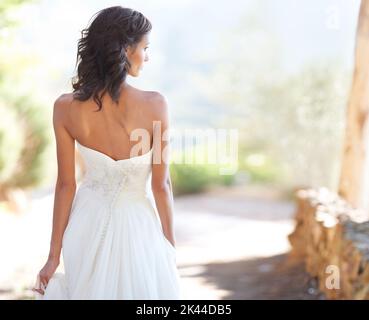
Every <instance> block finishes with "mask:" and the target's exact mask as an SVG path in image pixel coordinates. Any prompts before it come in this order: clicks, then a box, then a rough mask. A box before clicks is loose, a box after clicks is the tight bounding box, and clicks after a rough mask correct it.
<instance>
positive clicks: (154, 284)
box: [36, 188, 181, 300]
mask: <svg viewBox="0 0 369 320" xmlns="http://www.w3.org/2000/svg"><path fill="white" fill-rule="evenodd" d="M62 256H63V264H64V273H60V272H57V273H55V274H54V275H53V277H52V278H51V279H50V280H49V282H48V285H47V287H46V289H45V293H44V295H41V294H38V293H36V299H37V300H50V299H58V300H69V299H83V300H87V299H112V300H113V299H114V300H116V299H122V300H125V299H181V290H180V277H179V273H178V269H177V266H176V249H175V248H174V247H173V246H172V244H171V243H170V242H169V241H168V240H167V239H166V237H165V236H164V233H163V231H162V227H161V223H160V220H159V218H158V214H157V212H156V210H155V209H154V206H153V200H152V198H150V197H148V196H147V195H142V194H129V193H128V194H123V195H122V196H121V197H120V199H119V201H115V202H114V204H113V203H110V202H109V201H108V200H107V199H105V198H104V197H102V196H100V195H99V194H96V193H94V192H93V191H91V190H89V189H87V188H85V189H83V188H81V190H79V191H78V192H77V194H76V197H75V199H74V201H73V205H72V210H71V214H70V217H69V221H68V225H67V227H66V229H65V232H64V236H63V247H62Z"/></svg>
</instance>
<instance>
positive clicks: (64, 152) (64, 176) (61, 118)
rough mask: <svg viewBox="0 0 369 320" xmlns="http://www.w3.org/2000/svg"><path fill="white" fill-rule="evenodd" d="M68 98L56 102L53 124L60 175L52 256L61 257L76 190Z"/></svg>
mask: <svg viewBox="0 0 369 320" xmlns="http://www.w3.org/2000/svg"><path fill="white" fill-rule="evenodd" d="M68 110H69V106H68V101H65V100H63V98H62V97H60V98H59V99H57V100H56V101H55V104H54V112H53V126H54V133H55V140H56V153H57V162H58V176H57V180H56V185H55V198H54V210H53V227H52V234H51V242H50V252H49V258H55V259H57V260H59V258H60V254H61V248H62V239H63V235H64V231H65V228H66V226H67V224H68V219H69V214H70V210H71V207H72V202H73V198H74V196H75V191H76V180H75V154H74V152H75V151H74V150H75V147H74V138H73V137H71V136H70V134H69V132H68V131H67V129H66V127H65V123H66V120H67V118H68Z"/></svg>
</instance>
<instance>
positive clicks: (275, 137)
mask: <svg viewBox="0 0 369 320" xmlns="http://www.w3.org/2000/svg"><path fill="white" fill-rule="evenodd" d="M112 5H122V6H127V7H131V8H134V9H136V10H139V11H141V12H142V13H143V14H144V15H145V16H147V17H148V18H149V19H150V21H151V22H152V24H153V30H152V32H151V41H150V42H151V43H150V49H149V50H150V51H149V56H150V61H149V63H147V64H146V66H145V69H144V71H143V73H142V74H141V77H139V78H131V77H129V78H128V82H129V83H130V84H132V85H134V86H137V87H139V88H141V89H143V90H154V91H159V92H161V93H163V94H164V95H165V96H167V97H168V100H169V102H170V113H171V118H172V119H171V121H172V126H173V128H174V129H176V130H183V129H188V128H196V129H207V128H213V129H214V128H225V129H236V130H237V132H238V135H239V140H238V160H237V161H238V168H237V170H236V171H235V172H234V173H233V174H230V175H220V174H219V170H218V169H219V166H218V165H212V164H177V163H172V165H171V176H172V181H173V187H174V192H175V210H176V212H175V230H176V231H175V233H176V239H177V263H178V268H179V271H180V274H181V277H182V284H183V288H184V290H185V292H186V294H187V296H188V298H189V299H248V298H251V299H288V298H291V299H322V298H324V297H322V295H321V294H320V293H319V291H318V290H317V288H316V285H315V284H314V283H313V282H312V281H311V280H310V278H309V277H308V276H307V275H306V273H305V271H304V269H303V268H302V267H301V266H295V265H294V266H289V265H288V264H286V263H284V261H285V257H286V254H287V253H288V251H289V250H290V245H289V242H288V239H287V236H288V234H290V233H291V232H292V230H293V228H294V221H293V214H294V203H293V192H294V191H295V190H296V189H298V188H301V187H304V186H312V187H318V186H319V187H326V188H328V189H331V190H336V189H337V185H338V180H339V170H340V157H341V152H342V143H343V134H344V125H345V110H346V105H347V99H348V94H349V90H350V84H351V80H352V72H353V63H354V61H353V52H354V46H355V32H356V24H357V18H358V10H359V5H360V1H359V0H351V1H345V0H323V1H321V0H313V1H312V0H300V1H294V0H280V1H273V0H261V1H260V0H259V1H258V0H232V1H224V0H212V1H210V0H203V1H194V0H178V1H169V0H156V1H149V0H146V1H144V0H135V1H124V2H117V1H102V0H99V1H97V0H89V1H87V0H75V1H61V0H48V1H46V0H44V1H42V0H2V1H1V2H0V115H1V116H0V257H1V258H0V299H32V293H31V291H30V288H31V286H32V285H33V284H34V281H35V279H36V274H37V272H38V271H39V269H40V268H41V267H42V266H43V263H44V262H45V261H46V258H47V254H48V249H49V241H50V236H51V219H52V207H53V192H54V184H55V181H56V170H57V167H56V150H55V141H54V134H53V128H52V106H53V103H54V101H55V99H56V98H57V97H58V96H59V95H60V94H62V93H66V92H71V91H72V88H71V84H70V83H71V82H70V80H71V77H72V76H73V75H74V74H75V73H74V72H75V70H74V67H75V61H76V53H77V40H78V39H79V37H80V32H81V30H82V29H83V28H85V27H86V26H87V25H88V22H89V19H90V18H91V17H92V15H93V14H94V13H95V12H97V11H99V10H101V9H102V8H104V7H108V6H112ZM199 148H201V146H199ZM175 152H177V153H178V152H180V150H176V151H175Z"/></svg>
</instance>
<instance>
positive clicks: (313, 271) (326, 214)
mask: <svg viewBox="0 0 369 320" xmlns="http://www.w3.org/2000/svg"><path fill="white" fill-rule="evenodd" d="M296 200H297V208H296V216H295V219H296V227H295V230H294V231H293V233H292V234H291V235H290V236H289V241H290V243H291V245H292V250H291V258H295V259H303V260H304V262H305V266H306V270H307V272H308V273H309V274H310V275H311V276H312V277H315V278H316V279H317V280H318V282H319V289H320V290H321V291H322V292H324V294H325V295H326V297H327V298H328V299H369V221H368V213H367V212H365V211H364V210H359V209H356V208H353V207H352V206H350V205H349V204H348V203H347V202H346V201H345V200H344V199H342V198H340V197H339V196H338V195H337V194H335V193H332V192H330V191H329V190H327V189H325V188H321V189H303V190H299V191H297V192H296Z"/></svg>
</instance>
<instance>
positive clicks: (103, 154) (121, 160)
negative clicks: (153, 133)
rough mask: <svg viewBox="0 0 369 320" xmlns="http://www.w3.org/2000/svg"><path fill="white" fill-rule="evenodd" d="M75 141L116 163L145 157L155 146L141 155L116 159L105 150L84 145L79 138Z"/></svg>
mask: <svg viewBox="0 0 369 320" xmlns="http://www.w3.org/2000/svg"><path fill="white" fill-rule="evenodd" d="M75 141H76V142H77V144H79V145H80V146H81V147H83V148H86V149H88V150H91V151H94V152H96V153H98V154H100V155H102V156H104V157H105V158H108V159H110V160H111V161H113V162H116V163H117V162H123V161H129V160H133V159H137V158H141V157H144V156H146V155H149V154H150V153H151V151H152V149H153V147H151V149H150V150H149V151H148V152H146V153H144V154H141V155H139V156H134V157H131V158H126V159H118V160H115V159H113V158H112V157H110V156H108V155H107V154H105V153H103V152H101V151H98V150H96V149H93V148H90V147H87V146H85V145H83V144H82V143H80V142H78V141H77V140H75Z"/></svg>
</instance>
